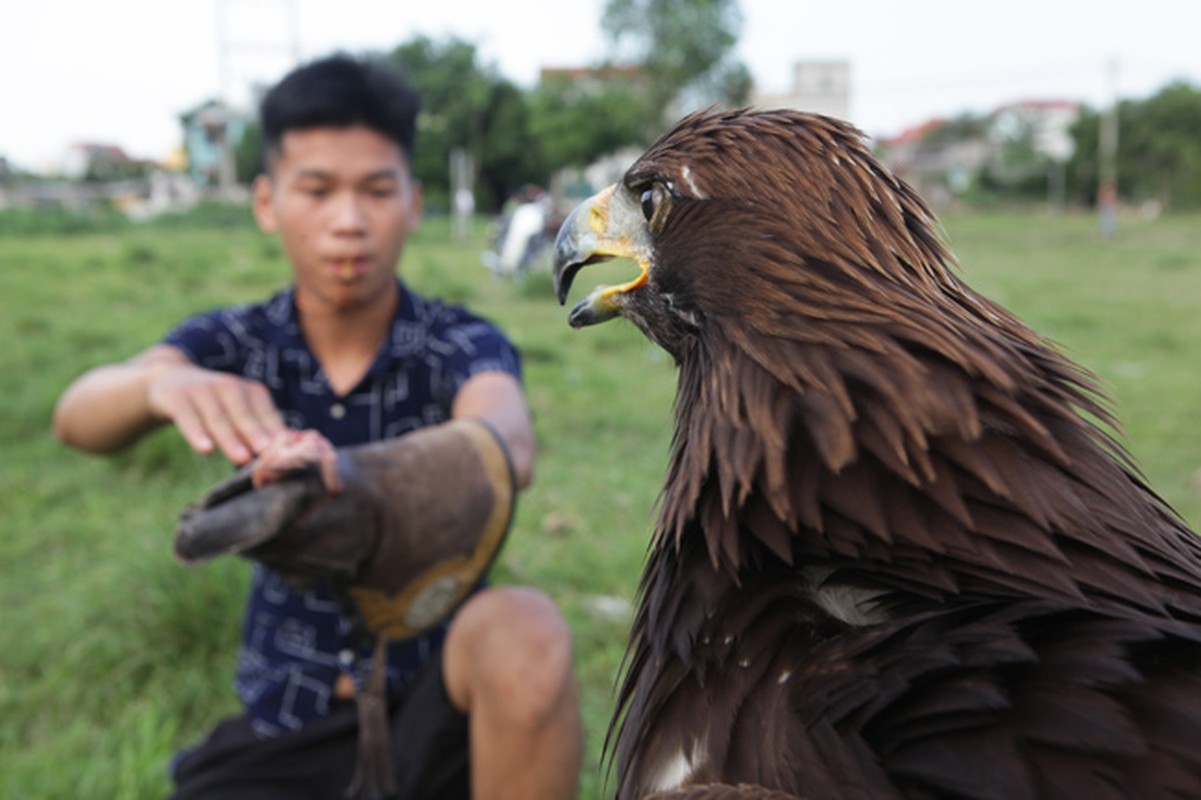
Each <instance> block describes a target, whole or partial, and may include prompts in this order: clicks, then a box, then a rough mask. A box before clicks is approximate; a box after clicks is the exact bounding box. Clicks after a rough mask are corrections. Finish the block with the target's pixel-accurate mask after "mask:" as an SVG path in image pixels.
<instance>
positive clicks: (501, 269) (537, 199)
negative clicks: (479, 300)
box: [485, 186, 550, 277]
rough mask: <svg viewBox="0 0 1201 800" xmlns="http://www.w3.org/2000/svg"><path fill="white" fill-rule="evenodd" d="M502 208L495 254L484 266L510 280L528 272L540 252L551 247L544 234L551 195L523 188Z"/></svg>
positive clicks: (528, 187) (539, 189)
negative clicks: (503, 210) (502, 215)
mask: <svg viewBox="0 0 1201 800" xmlns="http://www.w3.org/2000/svg"><path fill="white" fill-rule="evenodd" d="M505 207H506V211H505V215H504V217H503V219H502V220H501V222H500V230H499V233H498V236H497V252H496V253H495V254H494V255H493V256H492V258H491V259H489V260H486V261H485V264H487V265H488V266H489V268H490V269H492V271H493V272H495V273H496V274H498V275H502V276H504V277H512V276H513V275H518V274H521V273H524V272H526V271H528V270H529V269H530V268H531V267H532V266H533V264H534V262H535V260H536V259H537V258H538V254H539V253H540V252H541V250H542V248H543V247H544V246H546V245H549V244H550V239H549V237H548V236H547V232H546V229H547V223H548V220H549V219H550V195H549V194H547V193H546V192H545V191H543V190H542V189H541V188H540V187H537V186H523V187H522V188H521V190H520V191H519V192H518V193H517V194H516V195H515V196H514V197H513V198H510V200H509V202H508V203H506V204H505ZM489 262H490V263H489Z"/></svg>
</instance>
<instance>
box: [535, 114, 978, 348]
mask: <svg viewBox="0 0 1201 800" xmlns="http://www.w3.org/2000/svg"><path fill="white" fill-rule="evenodd" d="M610 258H628V259H631V260H633V261H635V262H636V263H637V264H638V266H639V268H640V270H641V273H640V274H639V275H638V277H636V278H635V279H633V280H631V281H629V282H627V283H624V284H621V285H618V286H600V287H597V288H596V289H595V290H594V291H593V292H591V294H589V295H588V296H587V297H586V298H585V299H583V300H582V301H580V302H579V303H578V304H576V305H575V307H574V308H573V309H572V310H571V312H570V316H569V320H568V321H569V322H570V324H571V325H572V326H573V327H582V326H585V325H592V324H596V323H599V322H604V321H606V320H609V319H612V318H614V317H618V316H622V317H626V318H627V319H629V320H630V321H632V322H633V323H634V324H636V325H637V326H638V327H639V328H641V329H642V330H643V332H644V333H646V335H647V336H649V337H650V338H651V339H652V340H654V341H655V342H657V343H658V344H659V345H661V346H662V347H664V348H665V349H666V350H668V351H669V352H671V353H672V354H673V355H674V356H676V357H677V360H678V359H679V358H680V356H681V354H682V351H683V350H685V349H687V348H688V347H689V345H690V343H692V342H695V341H696V340H697V338H698V336H703V334H704V331H705V330H706V328H707V327H708V325H709V324H710V323H712V322H713V321H714V320H715V318H721V319H722V323H723V326H724V327H726V328H730V327H731V326H732V327H734V328H740V327H741V328H747V329H748V330H750V329H753V330H754V331H755V333H757V334H758V335H760V336H769V337H771V336H778V335H780V334H781V330H780V325H781V323H782V322H783V321H782V320H781V319H780V317H781V316H782V315H783V314H784V312H785V309H786V313H787V316H789V317H792V318H793V321H794V322H796V321H797V320H796V317H797V315H798V314H800V315H802V317H803V322H804V323H805V324H806V325H808V326H809V327H810V329H811V330H812V331H813V335H814V336H820V335H822V334H821V333H820V332H821V331H823V330H825V332H826V336H827V337H829V338H830V339H831V340H832V339H834V338H839V339H841V338H842V337H844V336H845V333H846V332H845V331H841V330H840V331H832V330H830V327H831V325H833V326H835V327H839V326H845V325H848V324H851V325H862V324H864V323H867V324H869V325H870V324H876V323H880V322H883V321H885V319H886V318H889V317H890V316H891V315H890V313H889V312H890V310H891V309H890V307H891V306H893V305H894V304H895V298H896V295H897V294H898V292H897V289H898V288H900V289H901V292H899V294H904V295H915V294H916V295H920V294H921V293H922V292H934V293H944V292H945V291H946V290H947V289H948V288H950V289H952V290H953V291H955V290H956V287H955V285H954V284H955V282H954V280H953V279H948V277H947V276H948V274H949V271H948V270H947V269H945V267H944V262H946V261H947V260H948V259H949V256H948V253H947V251H946V250H945V248H944V246H943V244H942V242H941V240H940V239H939V237H938V236H937V234H936V233H934V225H933V215H932V214H931V213H930V212H929V210H928V208H927V207H926V206H925V205H924V203H923V202H922V200H921V199H920V198H919V197H918V196H917V195H916V194H915V193H913V192H912V191H911V190H910V189H909V188H908V187H907V186H906V185H905V184H903V183H901V182H900V181H898V180H897V179H896V178H894V177H893V176H892V175H891V174H890V173H888V171H887V170H886V169H884V168H883V167H882V166H881V165H880V164H879V163H878V162H877V161H876V160H875V158H874V157H873V156H872V154H871V152H870V150H869V149H868V147H867V146H866V144H865V142H864V137H863V135H862V134H861V133H860V132H859V131H858V130H856V129H855V128H854V127H852V126H851V125H849V124H846V123H843V122H840V121H838V120H834V119H831V118H828V117H823V116H820V115H815V114H806V113H801V112H795V111H787V110H781V111H754V110H749V109H741V110H735V111H723V112H712V111H711V112H702V113H697V114H693V115H691V116H689V117H686V118H685V119H683V120H681V121H680V122H679V123H678V124H677V125H676V126H675V127H674V128H673V129H672V130H671V131H669V132H668V133H666V134H665V135H664V136H663V137H661V138H660V139H659V140H658V141H657V142H656V143H655V144H654V145H652V146H651V148H650V149H649V150H648V151H647V152H646V153H645V154H644V155H643V156H642V157H641V158H639V159H638V161H637V162H636V163H634V165H633V166H631V167H630V168H629V170H628V171H627V172H626V174H625V176H624V177H623V178H622V180H621V182H620V183H617V184H614V185H612V186H609V187H608V188H606V189H604V190H602V191H601V192H599V193H598V194H596V195H595V196H593V197H592V198H590V199H588V200H586V201H585V202H584V203H582V204H581V205H579V206H578V207H577V208H576V209H575V210H574V211H573V212H572V214H571V215H570V216H569V217H568V219H567V220H566V221H565V222H564V224H563V226H562V228H561V229H560V231H559V235H558V238H557V240H556V243H555V255H554V278H555V285H556V289H557V292H558V296H559V301H560V302H561V303H562V302H565V301H566V298H567V294H568V292H569V290H570V288H571V285H572V283H573V281H574V280H575V278H576V276H577V274H578V273H579V272H580V270H581V269H583V268H584V267H586V266H588V265H589V264H594V263H597V262H600V261H604V260H608V259H610ZM919 305H920V303H919ZM927 305H928V304H927ZM939 305H941V303H939ZM940 313H945V310H944V311H941V312H940ZM735 318H737V319H735ZM909 318H910V319H912V318H913V311H912V310H910V314H909ZM747 326H749V328H748V327H747ZM752 335H753V334H752Z"/></svg>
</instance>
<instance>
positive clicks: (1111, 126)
mask: <svg viewBox="0 0 1201 800" xmlns="http://www.w3.org/2000/svg"><path fill="white" fill-rule="evenodd" d="M1109 85H1110V104H1109V109H1108V110H1107V111H1106V112H1105V113H1104V114H1102V115H1101V130H1100V138H1099V141H1098V158H1099V159H1100V164H1099V168H1098V181H1097V218H1098V223H1099V225H1100V229H1101V235H1102V236H1103V237H1105V238H1106V239H1108V238H1110V237H1111V236H1113V234H1114V232H1115V231H1116V230H1117V226H1118V105H1119V97H1118V60H1117V59H1116V58H1113V59H1110V61H1109Z"/></svg>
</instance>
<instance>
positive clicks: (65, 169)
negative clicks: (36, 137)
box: [60, 142, 143, 181]
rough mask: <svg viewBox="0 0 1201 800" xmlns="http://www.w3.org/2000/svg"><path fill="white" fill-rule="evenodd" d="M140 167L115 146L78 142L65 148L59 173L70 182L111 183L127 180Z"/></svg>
mask: <svg viewBox="0 0 1201 800" xmlns="http://www.w3.org/2000/svg"><path fill="white" fill-rule="evenodd" d="M142 166H143V164H142V162H140V161H138V160H137V159H135V158H131V157H130V156H129V154H128V153H126V152H125V151H124V150H122V149H121V148H120V147H118V146H117V145H115V144H100V143H96V142H79V143H76V144H73V145H71V146H70V147H69V148H67V152H66V154H64V155H63V159H62V164H61V167H60V171H61V173H62V175H63V177H64V178H70V179H72V180H94V181H112V180H120V179H124V178H129V177H131V176H132V175H134V174H135V173H137V172H138V171H139V170H140V168H141V167H142Z"/></svg>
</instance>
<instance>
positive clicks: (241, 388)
mask: <svg viewBox="0 0 1201 800" xmlns="http://www.w3.org/2000/svg"><path fill="white" fill-rule="evenodd" d="M217 400H218V402H219V403H220V404H221V407H222V409H221V410H222V413H223V414H224V415H225V417H226V419H227V421H228V424H229V426H230V428H231V429H232V431H233V433H234V434H235V435H236V436H237V437H238V438H239V439H240V440H241V442H242V444H243V445H245V446H246V447H247V448H248V449H249V450H250V452H251V455H257V454H259V453H261V452H263V451H264V450H266V449H267V447H268V446H270V444H271V442H272V440H273V439H274V438H275V436H276V434H278V433H279V432H280V431H282V430H283V429H284V421H283V417H282V416H281V415H280V413H279V411H278V410H276V408H275V405H274V403H273V402H272V400H271V394H270V393H269V392H268V391H267V389H266V387H264V386H263V385H262V384H259V383H254V382H252V381H247V380H238V381H237V382H236V383H231V384H228V385H223V386H221V387H219V391H218V395H217Z"/></svg>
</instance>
